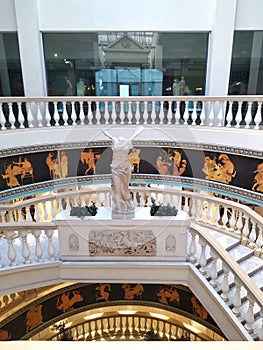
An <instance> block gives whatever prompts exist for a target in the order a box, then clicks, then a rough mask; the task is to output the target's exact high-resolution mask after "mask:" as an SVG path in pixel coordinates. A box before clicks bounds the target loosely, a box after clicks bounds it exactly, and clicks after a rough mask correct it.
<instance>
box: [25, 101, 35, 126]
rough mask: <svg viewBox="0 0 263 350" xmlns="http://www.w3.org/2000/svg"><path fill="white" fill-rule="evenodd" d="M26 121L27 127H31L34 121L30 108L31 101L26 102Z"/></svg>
mask: <svg viewBox="0 0 263 350" xmlns="http://www.w3.org/2000/svg"><path fill="white" fill-rule="evenodd" d="M26 106H27V123H28V127H29V128H33V126H34V125H33V121H34V117H33V114H32V110H31V102H28V103H27V105H26Z"/></svg>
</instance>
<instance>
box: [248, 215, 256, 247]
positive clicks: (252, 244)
mask: <svg viewBox="0 0 263 350" xmlns="http://www.w3.org/2000/svg"><path fill="white" fill-rule="evenodd" d="M251 225H252V229H251V231H250V235H249V245H248V246H249V247H250V248H255V246H256V243H255V241H256V239H257V233H256V223H255V221H254V220H253V219H251Z"/></svg>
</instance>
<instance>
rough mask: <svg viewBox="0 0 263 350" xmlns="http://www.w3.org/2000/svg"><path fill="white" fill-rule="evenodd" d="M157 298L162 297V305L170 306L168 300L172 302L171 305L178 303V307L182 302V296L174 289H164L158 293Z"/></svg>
mask: <svg viewBox="0 0 263 350" xmlns="http://www.w3.org/2000/svg"><path fill="white" fill-rule="evenodd" d="M157 296H158V297H160V299H159V300H160V302H161V303H162V304H166V305H168V299H169V300H170V303H173V302H176V303H177V305H179V302H180V295H179V293H178V292H177V291H176V290H175V289H173V288H162V289H161V290H160V291H159V293H157Z"/></svg>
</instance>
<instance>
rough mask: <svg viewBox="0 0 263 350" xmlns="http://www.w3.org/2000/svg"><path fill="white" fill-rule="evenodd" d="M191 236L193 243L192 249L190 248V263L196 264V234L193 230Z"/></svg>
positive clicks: (191, 244)
mask: <svg viewBox="0 0 263 350" xmlns="http://www.w3.org/2000/svg"><path fill="white" fill-rule="evenodd" d="M190 234H191V243H190V247H189V254H190V256H189V261H190V262H191V263H192V264H194V263H195V262H196V256H195V254H196V250H197V249H196V232H194V231H193V230H191V232H190Z"/></svg>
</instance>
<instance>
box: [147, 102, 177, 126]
mask: <svg viewBox="0 0 263 350" xmlns="http://www.w3.org/2000/svg"><path fill="white" fill-rule="evenodd" d="M144 113H145V103H144V101H141V102H140V115H141V116H140V120H141V124H147V113H146V115H145V117H144ZM167 123H168V121H167ZM170 124H171V122H170Z"/></svg>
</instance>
